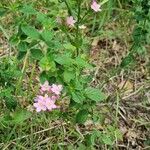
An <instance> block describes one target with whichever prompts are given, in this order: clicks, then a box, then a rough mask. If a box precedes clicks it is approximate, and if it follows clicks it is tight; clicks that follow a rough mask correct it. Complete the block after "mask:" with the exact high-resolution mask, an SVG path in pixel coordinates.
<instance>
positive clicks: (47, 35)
mask: <svg viewBox="0 0 150 150" xmlns="http://www.w3.org/2000/svg"><path fill="white" fill-rule="evenodd" d="M41 36H42V39H43V40H44V41H45V42H46V43H48V42H50V41H51V40H52V38H53V36H54V34H53V32H52V31H49V30H44V31H43V32H42V33H41Z"/></svg>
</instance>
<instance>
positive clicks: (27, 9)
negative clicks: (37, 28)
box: [21, 5, 37, 15]
mask: <svg viewBox="0 0 150 150" xmlns="http://www.w3.org/2000/svg"><path fill="white" fill-rule="evenodd" d="M21 12H23V13H24V14H31V15H34V14H36V13H37V11H36V10H35V9H34V8H33V7H32V6H31V5H24V6H23V8H22V9H21Z"/></svg>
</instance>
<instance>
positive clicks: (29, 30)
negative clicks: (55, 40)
mask: <svg viewBox="0 0 150 150" xmlns="http://www.w3.org/2000/svg"><path fill="white" fill-rule="evenodd" d="M21 29H22V31H23V32H24V33H25V34H26V35H27V36H29V37H30V38H33V39H36V40H37V39H39V38H40V34H39V32H38V31H37V30H36V29H35V28H34V27H31V26H29V25H26V26H22V27H21Z"/></svg>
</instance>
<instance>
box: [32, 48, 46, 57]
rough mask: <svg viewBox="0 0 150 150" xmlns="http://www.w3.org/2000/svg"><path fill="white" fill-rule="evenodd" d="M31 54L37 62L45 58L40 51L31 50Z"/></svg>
mask: <svg viewBox="0 0 150 150" xmlns="http://www.w3.org/2000/svg"><path fill="white" fill-rule="evenodd" d="M30 52H31V56H32V58H33V59H35V60H41V59H42V58H43V57H44V55H43V53H42V51H41V50H40V49H31V50H30Z"/></svg>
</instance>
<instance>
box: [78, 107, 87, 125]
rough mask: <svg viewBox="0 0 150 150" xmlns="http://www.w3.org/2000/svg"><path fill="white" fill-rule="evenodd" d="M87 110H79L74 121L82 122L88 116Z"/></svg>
mask: <svg viewBox="0 0 150 150" xmlns="http://www.w3.org/2000/svg"><path fill="white" fill-rule="evenodd" d="M88 114H89V113H88V111H87V110H85V109H82V110H80V111H79V112H78V113H77V115H76V122H77V123H80V124H83V123H84V122H85V121H86V120H87V118H88Z"/></svg>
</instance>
